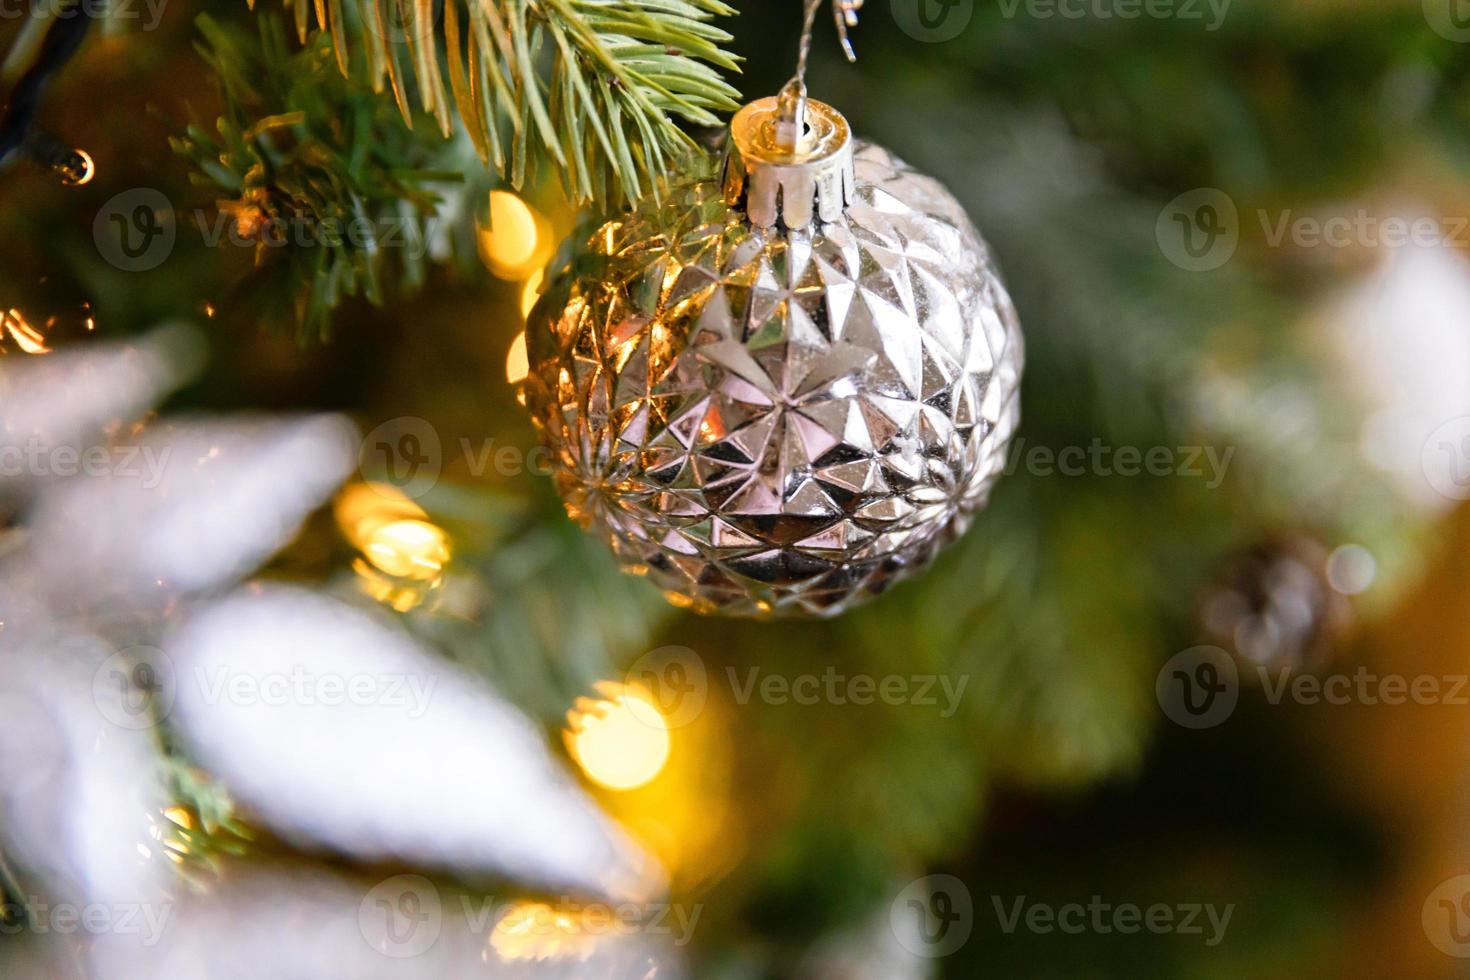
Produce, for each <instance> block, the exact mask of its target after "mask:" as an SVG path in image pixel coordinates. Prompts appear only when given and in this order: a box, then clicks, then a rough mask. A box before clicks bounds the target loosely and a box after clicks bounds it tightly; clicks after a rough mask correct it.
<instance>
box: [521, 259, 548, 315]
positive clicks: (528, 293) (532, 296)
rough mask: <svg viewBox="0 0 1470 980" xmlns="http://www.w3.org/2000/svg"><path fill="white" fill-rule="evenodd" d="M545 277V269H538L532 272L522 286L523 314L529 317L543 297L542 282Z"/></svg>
mask: <svg viewBox="0 0 1470 980" xmlns="http://www.w3.org/2000/svg"><path fill="white" fill-rule="evenodd" d="M544 278H545V271H544V270H542V269H537V270H536V271H535V272H533V273H531V275H530V278H528V279H527V280H526V284H525V285H524V286H522V287H521V316H522V317H523V318H527V319H529V318H530V316H531V311H532V310H533V309H535V308H536V301H537V300H539V299H540V298H541V283H542V280H543V279H544Z"/></svg>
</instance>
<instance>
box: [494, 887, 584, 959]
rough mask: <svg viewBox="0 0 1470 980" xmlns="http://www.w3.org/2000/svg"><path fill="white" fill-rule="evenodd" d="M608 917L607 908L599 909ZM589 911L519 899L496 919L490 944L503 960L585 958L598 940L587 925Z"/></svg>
mask: <svg viewBox="0 0 1470 980" xmlns="http://www.w3.org/2000/svg"><path fill="white" fill-rule="evenodd" d="M596 912H597V913H599V914H600V915H601V918H603V919H605V918H606V912H605V911H604V910H601V909H599V910H596ZM586 918H587V913H586V912H585V911H581V910H578V909H574V908H553V907H552V906H550V905H547V904H545V903H544V902H520V903H517V904H516V905H515V906H514V907H513V908H512V909H511V910H510V911H509V912H507V913H506V914H505V915H504V916H502V917H501V919H500V921H499V922H497V923H495V928H494V930H493V931H491V933H490V948H491V949H493V950H495V952H496V954H497V955H499V957H500V959H501V960H502V961H503V962H507V963H509V962H514V961H516V960H550V959H557V960H568V959H576V960H585V959H587V958H588V957H589V956H590V955H591V954H592V951H593V947H594V946H595V945H596V943H597V938H598V930H596V929H588V928H587V925H586Z"/></svg>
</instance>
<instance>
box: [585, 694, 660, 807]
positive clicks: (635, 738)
mask: <svg viewBox="0 0 1470 980" xmlns="http://www.w3.org/2000/svg"><path fill="white" fill-rule="evenodd" d="M594 690H596V691H597V693H598V694H599V695H601V697H598V698H578V699H577V703H576V704H575V705H573V707H572V710H571V711H569V712H567V729H566V732H565V737H566V743H567V749H568V751H570V752H571V754H572V758H574V759H575V760H576V761H577V764H578V765H579V766H581V767H582V771H583V772H585V773H586V774H587V778H588V779H591V780H592V781H593V782H595V783H598V784H599V785H602V786H606V787H607V788H608V789H616V790H628V789H635V788H637V787H639V786H642V785H644V784H645V783H648V782H651V781H652V780H653V778H654V777H655V776H657V775H658V774H659V773H660V772H661V771H663V768H664V764H665V763H666V762H668V760H669V726H668V722H667V721H666V720H665V718H664V716H663V714H662V713H661V712H660V711H659V709H658V707H657V706H656V705H655V704H654V703H653V700H652V699H651V698H650V697H649V696H648V695H647V693H645V692H644V691H643V690H641V689H640V688H637V687H634V686H632V685H627V684H616V683H613V682H611V681H603V682H600V683H598V684H596V685H594Z"/></svg>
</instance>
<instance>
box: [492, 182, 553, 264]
mask: <svg viewBox="0 0 1470 980" xmlns="http://www.w3.org/2000/svg"><path fill="white" fill-rule="evenodd" d="M545 227H546V220H545V219H544V218H542V217H541V216H540V215H538V214H537V213H536V211H535V209H533V208H532V207H531V206H530V205H529V204H527V203H526V202H525V201H523V200H521V199H520V198H519V197H517V196H516V195H514V194H512V193H510V192H509V191H502V190H493V191H491V192H490V226H489V227H488V228H482V229H480V233H479V243H480V258H481V259H483V260H484V262H485V265H486V266H487V267H488V268H489V269H490V271H491V272H493V273H494V274H495V275H497V276H499V277H500V278H501V279H522V278H524V277H525V276H527V275H529V274H530V273H531V272H532V271H533V270H534V269H535V268H536V267H537V266H538V265H540V264H541V262H542V261H544V258H543V255H544V252H545V249H546V245H547V243H546V241H545V239H546V237H547V236H546V235H545V234H543V230H544V228H545Z"/></svg>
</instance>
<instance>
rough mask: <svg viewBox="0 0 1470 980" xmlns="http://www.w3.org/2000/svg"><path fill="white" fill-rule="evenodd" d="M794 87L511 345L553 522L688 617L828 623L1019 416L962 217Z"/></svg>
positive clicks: (925, 537) (990, 269)
mask: <svg viewBox="0 0 1470 980" xmlns="http://www.w3.org/2000/svg"><path fill="white" fill-rule="evenodd" d="M794 84H795V88H793V87H792V86H788V87H787V90H786V91H785V92H783V95H782V96H781V97H780V98H770V99H761V100H758V101H756V102H754V103H751V104H750V105H747V106H746V107H745V108H743V109H742V110H741V111H740V112H739V113H737V114H736V116H735V118H734V119H733V120H732V123H731V133H730V142H729V150H728V154H727V158H726V162H725V166H724V173H723V175H722V178H717V176H716V175H715V174H703V175H697V176H694V177H691V178H689V179H686V180H684V181H682V182H677V183H675V184H674V185H673V186H670V187H667V188H665V189H664V190H663V191H662V193H661V195H660V199H659V200H658V201H650V202H647V203H645V204H643V205H642V206H641V207H639V208H637V209H636V210H634V211H633V212H632V213H631V214H628V215H626V216H624V217H621V218H618V219H616V220H613V221H609V222H608V223H606V224H605V225H603V226H602V227H601V228H599V229H598V230H597V232H596V233H595V234H594V235H593V236H592V239H591V241H590V243H589V244H588V246H587V248H586V249H585V251H584V253H583V254H582V255H581V256H580V257H579V258H578V259H576V260H575V261H574V263H573V265H572V267H571V268H570V269H568V270H567V271H566V272H564V273H563V274H562V277H561V278H560V280H559V282H558V283H557V284H555V285H554V286H553V287H552V288H551V289H550V290H548V293H547V295H546V296H545V297H544V298H543V300H542V302H541V304H540V305H539V306H538V308H537V310H536V311H535V312H534V313H533V314H532V317H531V320H530V323H529V324H528V326H527V349H528V353H529V358H530V372H529V374H528V376H527V378H526V380H525V383H524V388H523V394H524V397H525V401H526V404H527V406H528V408H529V409H530V411H531V413H532V415H533V417H534V419H535V422H536V425H537V427H538V429H539V431H540V433H541V436H542V438H543V440H544V441H545V443H546V445H547V446H548V447H549V448H550V450H551V451H552V454H553V460H554V469H555V478H556V483H557V487H558V489H559V490H560V492H561V494H562V497H563V499H564V500H565V502H566V507H567V511H568V513H569V514H570V515H571V516H572V517H573V518H574V519H576V520H578V521H579V522H581V523H582V524H583V525H584V526H588V527H590V528H593V529H595V530H596V532H597V533H598V534H600V535H601V536H603V537H604V538H605V539H606V540H607V541H608V543H609V544H610V545H611V546H612V549H613V551H614V552H615V553H616V555H617V556H618V558H619V560H620V561H621V562H622V563H623V565H624V567H625V568H626V569H627V570H628V571H631V572H633V573H635V574H640V575H647V576H648V577H649V578H650V579H651V580H653V581H654V582H655V583H656V584H657V585H658V586H659V587H660V588H662V589H663V591H664V593H665V595H667V596H668V597H669V599H670V600H671V601H672V602H674V603H675V604H676V605H679V606H684V607H688V608H691V609H694V610H696V611H698V612H703V613H722V614H729V615H755V616H768V615H785V614H815V615H820V616H832V615H836V614H838V613H840V612H842V611H844V610H845V609H848V608H850V607H851V606H853V605H855V604H856V603H858V602H860V601H862V600H863V599H865V598H867V597H869V596H871V595H874V594H876V593H878V592H881V591H883V590H884V589H885V588H887V587H888V586H889V585H891V584H893V583H894V582H896V581H898V580H899V579H901V578H903V577H905V576H908V575H910V574H912V573H913V572H915V571H916V570H918V569H920V568H922V567H923V566H924V565H925V564H926V563H928V562H929V561H930V559H932V558H933V556H934V555H935V554H936V552H937V551H938V550H939V548H940V547H941V546H943V545H944V544H946V543H947V542H949V541H952V540H953V539H954V538H955V537H957V536H958V535H959V534H960V533H962V532H963V531H964V529H965V527H966V525H967V523H968V521H969V519H970V516H971V515H972V514H973V513H974V512H975V511H976V510H977V509H978V508H979V507H981V506H982V505H983V504H984V502H985V500H986V497H987V495H988V493H989V491H990V488H991V486H992V485H993V484H994V483H995V481H996V479H997V478H998V477H999V476H1000V474H1001V471H1002V469H1003V466H1004V458H1005V452H1006V447H1007V444H1008V443H1009V441H1010V438H1011V435H1012V433H1013V432H1014V430H1015V428H1016V424H1017V421H1018V415H1019V406H1018V402H1019V392H1018V389H1019V385H1020V377H1021V365H1022V341H1021V331H1020V326H1019V324H1018V323H1017V320H1016V313H1015V309H1014V308H1013V306H1012V304H1011V301H1010V298H1009V297H1008V296H1007V294H1006V291H1005V287H1004V285H1003V284H1002V283H1001V280H1000V276H999V274H998V273H997V271H996V269H995V266H994V264H993V262H992V261H991V259H990V256H989V253H988V251H987V249H986V246H985V244H984V242H983V241H982V240H981V238H980V236H979V234H978V233H977V232H976V231H975V228H974V226H973V225H971V223H970V221H969V219H968V218H966V216H965V214H964V211H963V210H962V209H961V207H960V205H959V203H958V202H957V201H956V200H955V199H954V197H953V196H952V195H950V194H949V193H948V192H947V191H946V190H945V189H944V188H943V187H942V186H940V185H939V184H938V183H937V182H936V181H934V180H933V179H931V178H928V177H925V176H922V175H920V174H918V173H915V172H914V171H913V170H911V169H909V168H908V167H907V166H906V165H905V164H904V163H903V162H902V161H900V160H899V159H898V158H897V157H895V156H894V155H893V154H891V153H889V152H888V151H887V150H885V149H883V148H882V147H879V146H874V145H871V144H863V143H856V142H854V141H853V139H852V137H851V134H850V132H849V129H848V125H847V121H846V120H845V119H844V118H843V117H842V115H841V114H839V113H838V112H837V111H835V110H834V109H832V108H831V107H830V106H827V105H824V104H822V103H819V102H816V101H809V100H807V99H806V98H805V91H804V89H803V88H801V86H800V85H799V81H798V82H797V83H794ZM796 120H804V121H805V124H804V125H801V124H798V123H796V122H795V121H796Z"/></svg>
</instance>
